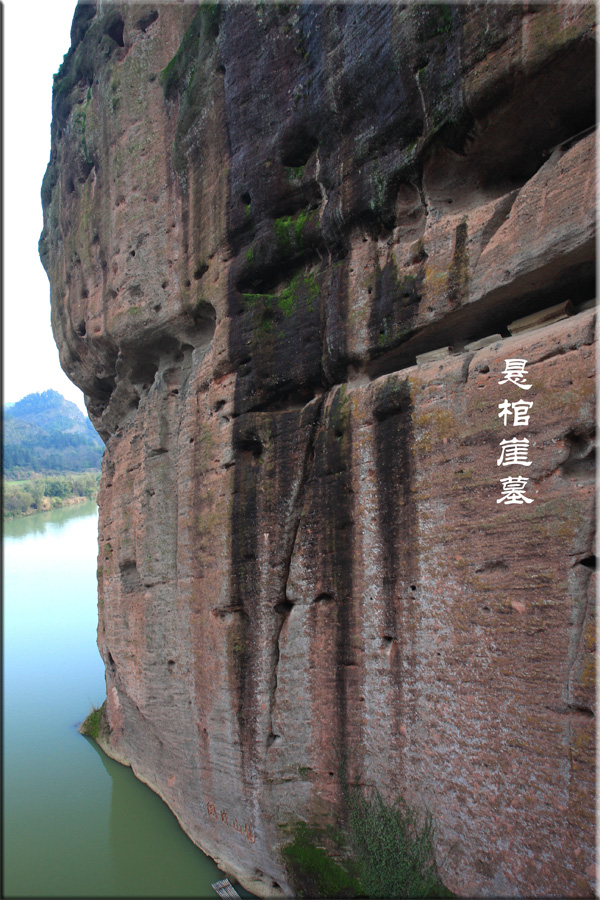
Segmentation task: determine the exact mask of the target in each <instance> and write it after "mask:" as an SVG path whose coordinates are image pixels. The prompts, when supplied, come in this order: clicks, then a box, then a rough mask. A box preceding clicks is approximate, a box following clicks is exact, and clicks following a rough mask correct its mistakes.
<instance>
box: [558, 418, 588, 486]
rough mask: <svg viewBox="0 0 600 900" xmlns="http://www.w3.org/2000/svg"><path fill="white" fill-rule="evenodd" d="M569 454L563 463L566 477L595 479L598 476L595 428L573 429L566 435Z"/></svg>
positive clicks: (573, 479) (575, 479)
mask: <svg viewBox="0 0 600 900" xmlns="http://www.w3.org/2000/svg"><path fill="white" fill-rule="evenodd" d="M565 443H566V445H567V446H568V448H569V456H568V457H567V459H566V460H565V461H564V462H563V464H562V465H561V467H560V468H561V472H562V474H563V476H564V477H565V478H568V479H569V480H572V481H577V480H593V479H594V478H595V476H596V446H595V430H594V429H593V428H586V429H573V430H572V431H569V432H567V434H566V435H565Z"/></svg>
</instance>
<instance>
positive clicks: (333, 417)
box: [303, 386, 361, 780]
mask: <svg viewBox="0 0 600 900" xmlns="http://www.w3.org/2000/svg"><path fill="white" fill-rule="evenodd" d="M305 517H306V523H307V525H308V523H310V528H308V527H305V532H304V534H303V539H304V541H305V542H307V541H308V542H309V546H310V547H312V548H313V549H312V552H311V553H310V555H309V554H308V553H307V550H308V547H305V551H304V552H305V554H306V556H305V561H304V567H305V570H306V572H305V577H307V580H308V581H309V583H310V584H312V585H314V586H318V588H317V590H318V593H317V595H316V596H315V597H312V598H306V600H309V599H310V600H312V601H313V602H312V603H311V606H310V607H309V619H308V627H309V633H310V651H309V652H310V671H311V680H310V684H311V694H312V697H311V708H312V709H313V710H318V715H319V719H320V722H321V728H320V729H319V735H318V738H314V739H313V747H312V752H313V753H314V754H315V760H319V759H322V760H323V761H324V763H325V766H326V767H327V768H333V769H334V770H336V768H337V764H338V761H339V760H340V759H343V760H344V766H346V763H347V762H348V764H349V765H352V763H353V761H354V759H355V756H356V753H357V752H360V749H359V748H360V740H357V735H359V734H360V710H357V709H356V708H355V707H353V704H352V703H351V702H350V697H352V696H354V693H355V690H356V686H357V683H358V681H359V675H358V672H359V668H360V664H361V660H360V653H359V651H358V650H357V648H356V647H355V645H354V643H353V641H352V635H353V634H355V632H356V627H357V618H358V611H357V608H356V598H355V597H354V596H353V574H352V573H353V567H354V496H353V489H352V429H351V403H350V400H349V397H348V394H347V391H346V388H345V387H344V386H342V387H338V388H336V389H335V390H334V391H333V392H332V394H331V395H330V397H329V399H328V402H327V403H326V405H325V406H324V410H323V421H322V427H321V428H320V429H319V432H318V434H317V440H316V442H315V462H314V467H313V475H312V485H311V491H310V495H309V496H307V509H306V513H305ZM350 734H352V735H353V741H352V746H349V741H348V738H349V735H350ZM315 740H316V741H317V745H314V741H315ZM319 749H320V751H321V752H319ZM323 754H324V756H323ZM320 774H321V775H322V776H324V777H325V778H326V780H328V779H327V776H326V773H324V772H321V773H320ZM345 774H346V775H347V772H346V773H345Z"/></svg>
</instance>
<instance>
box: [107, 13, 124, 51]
mask: <svg viewBox="0 0 600 900" xmlns="http://www.w3.org/2000/svg"><path fill="white" fill-rule="evenodd" d="M124 29H125V22H124V21H123V19H121V18H120V17H119V18H116V19H113V21H112V22H111V23H110V25H109V26H108V28H107V29H106V34H107V35H108V36H109V37H111V38H112V39H113V41H114V42H115V44H118V45H119V47H124V46H125V42H124V40H123V31H124Z"/></svg>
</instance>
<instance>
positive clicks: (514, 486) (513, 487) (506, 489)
mask: <svg viewBox="0 0 600 900" xmlns="http://www.w3.org/2000/svg"><path fill="white" fill-rule="evenodd" d="M500 481H501V482H502V493H503V494H504V496H503V497H500V499H499V500H496V503H506V505H507V506H508V505H509V504H510V503H533V500H532V499H531V497H526V496H525V493H524V491H525V485H526V484H527V482H528V481H529V478H522V477H521V476H520V475H517V476H516V477H515V478H501V479H500Z"/></svg>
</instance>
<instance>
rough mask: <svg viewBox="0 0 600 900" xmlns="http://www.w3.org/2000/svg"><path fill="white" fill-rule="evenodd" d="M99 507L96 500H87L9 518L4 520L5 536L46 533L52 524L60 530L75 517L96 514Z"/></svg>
mask: <svg viewBox="0 0 600 900" xmlns="http://www.w3.org/2000/svg"><path fill="white" fill-rule="evenodd" d="M97 509H98V507H97V506H96V501H95V500H86V501H85V502H83V503H77V504H74V505H73V506H63V507H61V508H60V509H50V510H48V511H47V512H40V513H34V514H33V515H31V516H20V517H18V518H16V519H8V521H6V522H4V537H5V538H22V537H29V535H32V534H46V533H47V531H48V530H49V528H50V527H51V526H53V527H55V528H57V529H59V530H60V529H62V528H64V527H65V525H66V524H67V523H68V522H72V521H73V519H81V518H87V517H88V516H90V515H95V513H96V512H97Z"/></svg>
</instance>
